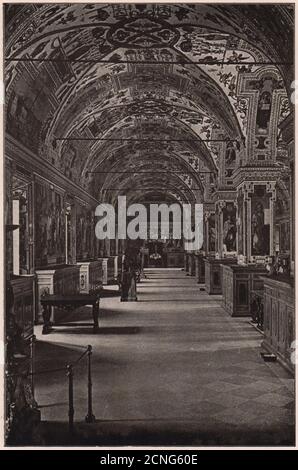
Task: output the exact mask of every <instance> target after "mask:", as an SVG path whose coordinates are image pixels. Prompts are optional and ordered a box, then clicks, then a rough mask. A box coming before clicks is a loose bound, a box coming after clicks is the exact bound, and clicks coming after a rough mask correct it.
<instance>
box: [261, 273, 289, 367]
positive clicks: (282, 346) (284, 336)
mask: <svg viewBox="0 0 298 470" xmlns="http://www.w3.org/2000/svg"><path fill="white" fill-rule="evenodd" d="M263 281H264V341H263V343H262V346H263V347H264V349H266V350H267V351H269V352H271V353H273V354H276V355H277V357H278V358H279V360H280V361H281V362H282V364H283V365H284V366H285V367H286V368H287V369H288V370H289V371H291V372H292V373H293V374H294V371H295V364H293V362H292V360H291V354H293V351H294V348H293V349H292V346H293V344H292V343H293V341H295V309H294V305H295V299H294V287H293V286H292V285H290V284H289V283H287V282H283V281H279V280H277V279H272V278H264V279H263Z"/></svg>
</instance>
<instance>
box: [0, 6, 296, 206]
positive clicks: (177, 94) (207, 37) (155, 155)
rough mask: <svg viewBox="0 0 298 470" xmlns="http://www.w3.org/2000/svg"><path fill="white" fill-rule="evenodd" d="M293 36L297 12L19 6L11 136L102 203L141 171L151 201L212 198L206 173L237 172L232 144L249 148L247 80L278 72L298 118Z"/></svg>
mask: <svg viewBox="0 0 298 470" xmlns="http://www.w3.org/2000/svg"><path fill="white" fill-rule="evenodd" d="M256 8H257V10H258V11H257V13H258V14H256V11H255V9H256ZM292 28H293V11H292V8H291V6H290V5H283V6H280V5H270V8H268V7H267V8H265V5H254V8H251V7H249V5H227V6H225V5H215V4H213V5H210V4H209V5H207V4H206V5H204V4H200V5H194V4H193V5H192V4H171V5H169V4H168V5H166V4H165V5H162V4H159V5H156V4H155V5H154V4H136V5H134V4H122V5H120V4H118V5H112V4H25V5H7V6H6V31H5V38H6V41H5V46H6V47H5V57H6V66H5V85H6V111H7V118H6V125H7V132H8V133H9V134H10V135H12V137H14V138H17V139H18V140H19V141H20V142H22V143H23V144H24V145H25V146H26V147H28V148H29V149H30V150H32V151H33V152H35V153H36V154H38V155H39V156H40V157H41V158H44V159H47V160H48V161H49V162H50V163H51V164H53V165H54V166H56V167H57V169H59V170H60V171H62V172H63V173H64V174H65V175H66V176H67V177H68V178H70V179H72V180H74V181H75V182H76V183H78V184H80V185H81V186H82V187H83V188H84V189H86V190H89V191H90V192H92V194H93V195H94V196H95V197H97V198H98V197H103V194H104V195H105V197H108V196H107V194H108V193H109V192H110V191H109V190H108V189H107V188H108V187H112V186H113V185H114V184H115V183H117V188H120V187H121V188H122V187H126V188H127V187H128V188H129V187H130V186H131V185H132V178H131V175H130V174H129V173H126V174H119V175H118V176H117V175H115V174H109V173H108V171H109V170H111V168H119V167H120V168H121V169H129V168H132V167H133V169H134V170H136V173H135V175H138V176H135V177H134V181H137V182H138V183H136V184H140V185H141V187H143V188H144V190H146V188H148V191H147V192H148V194H149V193H150V188H151V187H152V186H153V187H154V188H156V189H158V187H159V185H160V186H161V187H163V185H164V184H165V187H166V188H168V190H169V192H172V191H173V194H176V196H177V200H178V198H179V200H183V198H186V199H187V200H188V199H189V198H191V197H195V198H196V199H202V198H203V196H204V191H205V189H204V187H205V186H206V184H207V183H206V181H207V179H208V178H207V177H206V174H211V175H212V178H216V177H217V175H218V172H222V171H225V172H226V171H230V173H229V174H232V173H231V172H232V171H233V170H232V168H231V169H227V168H225V169H224V170H222V159H223V158H224V152H226V144H225V142H226V141H229V139H230V140H232V141H233V142H235V152H236V153H237V154H238V153H239V155H241V152H243V151H244V148H245V145H246V141H247V138H248V132H249V119H248V118H249V109H250V106H251V101H250V97H249V96H248V94H247V93H244V92H243V89H242V88H241V84H242V83H243V79H244V78H243V77H245V76H246V75H247V74H253V73H256V72H257V71H258V70H259V68H260V67H266V64H268V65H270V66H271V68H272V64H276V65H273V66H274V67H275V69H276V75H278V77H279V81H280V83H281V86H282V87H283V89H284V95H283V97H282V99H281V100H280V110H279V118H278V119H279V121H280V120H282V119H283V118H284V117H285V116H286V115H287V114H288V113H289V103H288V101H287V92H286V91H287V86H288V84H287V83H286V81H285V82H284V81H283V77H284V76H285V74H284V72H285V71H287V76H289V69H290V68H291V61H292V55H293V48H292V44H291V42H289V41H290V39H291V33H292ZM65 139H68V140H65ZM130 140H131V141H132V142H130ZM133 140H134V141H133ZM154 140H158V141H156V142H154ZM230 154H231V152H230ZM237 158H238V157H237ZM239 158H240V157H239ZM148 162H149V163H148ZM158 165H161V168H162V169H163V171H167V170H168V171H169V170H170V169H172V171H175V170H176V171H179V172H180V173H179V174H174V173H172V174H171V176H169V175H168V176H167V178H166V180H167V181H168V182H167V181H165V178H164V175H158V174H157V173H156V175H155V177H154V173H150V171H152V172H153V171H156V172H157V170H156V168H159V166H158ZM140 168H147V173H148V174H146V175H145V174H141V173H140V174H138V171H141V170H140ZM99 169H100V170H99ZM99 171H101V172H102V173H101V174H100V173H98V172H99ZM123 171H124V170H123ZM127 171H128V170H127ZM204 171H205V172H207V173H204ZM93 172H94V173H93ZM103 172H105V173H103ZM183 172H184V173H185V174H184V176H183ZM208 172H209V173H208ZM210 172H211V173H210ZM206 178H207V179H206ZM112 183H113V184H112ZM209 184H210V183H209ZM115 187H116V186H115ZM170 188H171V189H170ZM194 188H196V189H194ZM104 191H105V192H104ZM145 192H146V191H145ZM162 192H163V194H164V195H165V193H166V191H162ZM146 194H147V193H146ZM193 195H194V196H193ZM110 197H114V193H113V192H112V194H111V195H109V198H110Z"/></svg>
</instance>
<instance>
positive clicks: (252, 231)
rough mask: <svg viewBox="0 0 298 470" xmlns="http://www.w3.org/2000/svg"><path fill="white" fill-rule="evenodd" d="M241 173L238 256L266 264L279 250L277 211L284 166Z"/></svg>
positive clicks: (238, 194)
mask: <svg viewBox="0 0 298 470" xmlns="http://www.w3.org/2000/svg"><path fill="white" fill-rule="evenodd" d="M240 173H241V176H242V181H241V182H239V184H238V185H237V225H238V232H237V233H238V234H237V249H238V255H239V256H240V255H242V256H244V259H245V260H247V261H248V262H250V263H253V262H254V263H265V262H266V261H267V259H268V257H269V256H270V257H271V256H274V255H275V251H276V243H277V240H275V237H274V210H275V202H276V187H277V181H278V180H279V178H280V177H281V173H282V168H281V169H279V170H278V169H277V168H276V166H275V167H274V166H272V167H271V168H270V167H269V168H266V169H265V168H263V169H262V168H255V169H254V170H252V168H250V170H248V169H247V168H246V169H244V168H242V169H241V171H239V173H238V177H239V176H240ZM253 178H254V179H253ZM249 179H250V180H249Z"/></svg>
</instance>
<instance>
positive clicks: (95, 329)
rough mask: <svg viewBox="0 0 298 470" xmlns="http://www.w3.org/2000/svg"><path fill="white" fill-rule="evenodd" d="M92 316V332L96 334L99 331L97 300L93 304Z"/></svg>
mask: <svg viewBox="0 0 298 470" xmlns="http://www.w3.org/2000/svg"><path fill="white" fill-rule="evenodd" d="M92 315H93V322H94V325H93V332H94V333H96V332H98V330H99V326H98V316H99V299H97V301H96V302H95V303H94V304H93V308H92Z"/></svg>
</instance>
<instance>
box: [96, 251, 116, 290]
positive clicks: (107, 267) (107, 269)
mask: <svg viewBox="0 0 298 470" xmlns="http://www.w3.org/2000/svg"><path fill="white" fill-rule="evenodd" d="M99 261H102V283H103V285H105V286H106V285H107V284H108V283H109V282H111V281H113V280H114V275H115V261H114V256H109V257H106V258H99Z"/></svg>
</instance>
